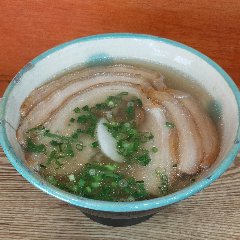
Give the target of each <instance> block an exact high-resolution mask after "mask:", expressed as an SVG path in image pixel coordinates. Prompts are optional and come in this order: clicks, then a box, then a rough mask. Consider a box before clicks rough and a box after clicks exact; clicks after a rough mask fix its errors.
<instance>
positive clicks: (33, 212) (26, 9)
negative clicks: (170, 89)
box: [0, 0, 240, 240]
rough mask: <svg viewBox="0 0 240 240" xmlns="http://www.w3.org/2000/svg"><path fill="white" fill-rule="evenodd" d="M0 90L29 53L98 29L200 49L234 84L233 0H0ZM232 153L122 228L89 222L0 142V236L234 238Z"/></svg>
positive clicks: (239, 206) (237, 71) (238, 56)
mask: <svg viewBox="0 0 240 240" xmlns="http://www.w3.org/2000/svg"><path fill="white" fill-rule="evenodd" d="M0 11H1V12H0V96H1V95H2V94H3V92H4V90H5V88H6V87H7V85H8V83H9V81H10V80H11V79H12V77H13V76H14V75H15V74H16V73H17V71H18V70H19V69H20V68H22V67H23V66H24V65H25V64H26V63H27V62H28V61H29V60H31V59H32V58H34V57H35V56H37V55H38V54H40V53H41V52H43V51H45V50H47V49H49V48H51V47H53V46H55V45H57V44H60V43H62V42H65V41H68V40H71V39H74V38H78V37H82V36H87V35H91V34H98V33H106V32H133V33H146V34H153V35H157V36H161V37H165V38H170V39H173V40H176V41H179V42H182V43H184V44H187V45H189V46H191V47H194V48H196V49H198V50H199V51H201V52H203V53H205V54H206V55H208V56H209V57H211V58H212V59H213V60H215V61H216V62H217V63H219V64H220V65H221V66H222V67H223V68H224V69H225V70H226V71H227V72H228V73H229V74H230V76H231V77H232V78H233V79H234V81H235V82H236V83H237V84H238V86H240V1H239V0H211V1H209V0H185V1H183V0H176V1H173V0H168V1H167V0H166V1H161V0H158V1H157V0H144V1H143V0H142V1H141V0H121V1H120V0H119V1H118V0H111V1H110V0H109V1H108V0H105V1H104V0H84V1H81V0H75V1H71V0H61V1H60V0H51V1H49V0H8V1H3V0H0ZM239 167H240V159H238V160H236V161H235V163H234V164H233V165H232V167H231V168H230V169H229V170H228V171H227V172H226V173H225V174H224V175H223V176H222V177H221V178H220V179H219V180H218V181H216V182H215V183H214V184H212V185H211V186H210V187H209V188H207V189H206V190H204V191H202V192H201V193H199V194H197V195H196V196H193V197H191V198H189V199H187V200H185V201H183V202H181V203H178V204H174V205H171V206H170V207H168V208H165V209H163V210H162V211H161V212H160V213H159V214H157V215H155V216H153V217H152V218H151V219H150V220H148V221H146V222H144V223H141V224H139V225H136V226H132V227H127V228H112V227H107V226H102V225H100V224H97V223H94V222H91V221H90V220H89V219H88V218H86V217H85V216H84V215H83V214H82V213H81V212H80V211H79V210H78V209H77V208H74V207H72V206H70V205H68V204H66V203H64V202H61V201H60V200H57V199H55V198H53V197H50V196H48V195H46V194H44V193H43V192H41V191H40V190H38V189H36V188H35V187H33V186H32V185H31V184H29V183H28V182H27V181H26V180H24V179H23V178H22V177H21V176H20V175H19V174H18V173H17V172H16V170H15V169H14V168H13V167H12V166H11V165H10V163H9V162H8V161H7V159H6V157H5V155H4V153H3V152H2V150H1V149H0V239H3V240H5V239H6V240H7V239H29V240H34V239H51V240H52V239H83V240H85V239H86V240H88V239H119V240H120V239H121V240H124V239H137V240H138V239H139V240H140V239H141V240H144V239H146V238H151V239H153V240H154V239H174V240H175V239H210V240H211V239H214V240H215V239H216V240H225V239H236V240H237V239H238V240H239V239H240V171H239Z"/></svg>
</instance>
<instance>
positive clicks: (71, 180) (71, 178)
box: [68, 174, 75, 182]
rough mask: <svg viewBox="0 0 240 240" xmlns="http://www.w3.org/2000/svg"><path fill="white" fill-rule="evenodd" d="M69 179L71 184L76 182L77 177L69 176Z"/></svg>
mask: <svg viewBox="0 0 240 240" xmlns="http://www.w3.org/2000/svg"><path fill="white" fill-rule="evenodd" d="M68 178H69V180H70V182H73V181H75V176H74V175H73V174H71V175H69V176H68Z"/></svg>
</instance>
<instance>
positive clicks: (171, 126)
mask: <svg viewBox="0 0 240 240" xmlns="http://www.w3.org/2000/svg"><path fill="white" fill-rule="evenodd" d="M165 126H166V127H168V128H174V127H175V125H174V123H171V122H166V123H165Z"/></svg>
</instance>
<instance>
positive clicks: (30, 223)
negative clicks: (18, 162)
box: [0, 148, 240, 240]
mask: <svg viewBox="0 0 240 240" xmlns="http://www.w3.org/2000/svg"><path fill="white" fill-rule="evenodd" d="M239 167H240V158H239V159H237V160H235V162H234V164H233V165H232V166H231V168H230V169H229V170H228V171H227V172H226V173H225V174H224V175H223V176H222V177H221V178H220V179H218V180H217V181H216V182H215V183H213V184H212V185H211V186H210V187H208V188H207V189H205V190H204V191H202V192H201V193H198V194H197V195H196V196H193V197H191V198H189V199H187V200H185V201H182V202H180V203H178V204H174V205H171V206H170V207H167V208H164V209H162V210H161V211H160V212H159V213H158V214H156V215H154V216H153V217H152V218H150V219H149V220H148V221H146V222H144V223H140V224H138V225H135V226H131V227H125V228H113V227H108V226H103V225H100V224H98V223H95V222H92V221H91V220H89V219H88V218H87V217H85V216H84V215H83V214H82V213H81V212H80V211H79V209H77V208H75V207H73V206H70V205H68V204H67V203H64V202H62V201H60V200H57V199H55V198H53V197H50V196H48V195H47V194H45V193H43V192H41V191H40V190H38V189H36V188H35V187H33V186H32V185H31V184H30V183H28V182H27V181H26V180H25V179H23V178H22V176H20V175H19V174H18V173H17V172H16V170H15V169H14V168H13V167H12V166H11V165H10V163H9V162H8V161H7V159H6V157H5V155H4V153H3V152H2V149H1V148H0V239H4V240H5V239H6V240H7V239H29V240H35V239H36V240H38V239H50V240H53V239H58V240H60V239H67V240H69V239H81V240H89V239H115V240H127V239H134V240H145V239H147V238H150V239H151V240H159V239H171V240H176V239H182V240H185V239H187V240H189V239H190V240H191V239H201V240H226V239H229V240H239V239H240V190H239V186H240V171H239Z"/></svg>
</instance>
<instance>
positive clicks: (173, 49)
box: [4, 36, 239, 168]
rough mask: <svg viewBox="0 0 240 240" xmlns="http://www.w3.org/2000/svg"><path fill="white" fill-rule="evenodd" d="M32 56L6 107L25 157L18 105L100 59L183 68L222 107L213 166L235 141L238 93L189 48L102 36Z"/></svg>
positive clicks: (12, 134) (10, 132)
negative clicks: (64, 75) (35, 91)
mask: <svg viewBox="0 0 240 240" xmlns="http://www.w3.org/2000/svg"><path fill="white" fill-rule="evenodd" d="M40 58H41V60H39V58H38V59H37V60H33V61H32V62H31V63H29V64H28V67H29V69H28V71H26V72H24V73H23V74H22V75H21V76H20V77H19V76H17V77H16V78H15V81H16V82H17V83H16V84H15V86H14V88H13V90H12V91H11V92H10V94H9V97H8V100H7V103H6V111H5V116H4V118H5V120H6V122H7V124H6V131H7V136H8V139H9V141H10V143H11V145H12V146H13V148H14V150H15V152H16V153H17V155H18V156H19V157H20V158H21V159H23V153H22V150H21V148H20V146H19V144H18V143H17V141H16V137H15V129H17V127H18V123H19V117H20V115H19V108H20V106H21V104H22V102H23V101H24V99H25V98H26V97H27V96H28V95H29V93H30V92H31V91H32V90H33V89H34V88H36V87H38V86H40V85H42V84H43V83H44V82H46V81H48V80H49V79H51V78H52V77H54V76H56V75H58V74H59V73H61V72H63V71H64V70H67V69H71V68H73V67H75V66H76V65H81V64H84V63H86V62H90V61H92V60H97V59H107V58H111V59H121V60H123V59H138V60H141V61H147V62H154V63H156V64H164V65H167V66H169V67H171V68H174V69H176V70H179V71H181V72H184V73H185V74H187V75H188V76H189V77H192V78H194V79H195V81H196V82H197V83H198V84H200V85H201V86H203V87H204V88H205V89H206V91H207V92H208V93H209V94H211V96H212V97H213V99H214V100H215V103H217V105H218V106H219V107H220V109H221V131H222V134H221V136H222V139H221V152H220V154H219V157H218V160H217V161H216V163H215V164H214V166H213V167H212V168H215V167H216V166H217V165H218V164H219V163H220V162H221V161H222V160H223V159H224V157H225V155H226V154H227V153H228V151H229V150H230V149H231V147H232V146H233V144H234V141H235V138H236V134H237V129H238V124H239V119H238V107H237V102H236V99H235V96H234V94H233V92H232V90H231V88H230V87H229V85H228V83H227V82H226V81H225V80H224V77H223V76H222V75H221V74H220V73H219V72H218V71H216V69H215V68H214V67H212V66H211V65H210V64H209V63H207V62H206V61H205V60H203V59H202V58H200V57H199V56H197V55H195V54H193V53H192V52H189V51H187V50H186V49H183V48H180V47H178V46H174V45H172V44H168V43H166V42H161V41H156V40H154V39H139V38H134V37H132V38H127V37H126V38H124V37H117V36H116V37H114V38H99V39H91V40H90V41H79V42H77V41H76V42H74V43H72V44H70V45H66V46H64V47H62V48H59V49H58V50H57V51H55V50H54V51H50V54H48V55H46V54H44V55H43V56H41V57H40Z"/></svg>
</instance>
